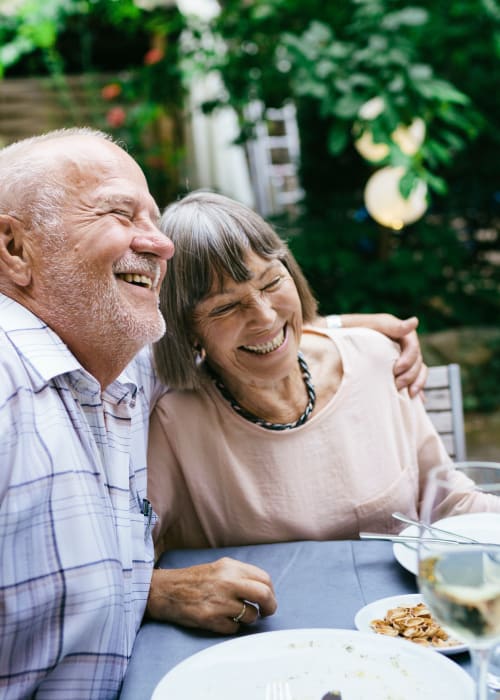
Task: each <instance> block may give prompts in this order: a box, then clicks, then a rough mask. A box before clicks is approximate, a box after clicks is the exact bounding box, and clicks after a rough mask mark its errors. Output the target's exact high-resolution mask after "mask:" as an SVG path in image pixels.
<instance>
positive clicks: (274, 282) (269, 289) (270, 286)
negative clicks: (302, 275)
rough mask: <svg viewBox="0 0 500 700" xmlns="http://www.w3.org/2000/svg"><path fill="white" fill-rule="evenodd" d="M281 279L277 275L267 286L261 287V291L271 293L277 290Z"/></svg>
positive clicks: (280, 276)
mask: <svg viewBox="0 0 500 700" xmlns="http://www.w3.org/2000/svg"><path fill="white" fill-rule="evenodd" d="M283 279H284V278H283V277H282V275H278V276H277V277H275V278H274V279H272V280H271V281H270V282H269V283H268V284H266V285H265V286H264V287H263V289H262V291H265V292H272V291H273V290H274V289H277V288H278V287H279V286H280V284H281V282H282V281H283Z"/></svg>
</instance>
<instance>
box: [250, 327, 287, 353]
mask: <svg viewBox="0 0 500 700" xmlns="http://www.w3.org/2000/svg"><path fill="white" fill-rule="evenodd" d="M285 338H286V325H285V326H283V328H282V329H281V330H280V331H279V332H278V333H277V335H275V336H274V338H272V340H269V341H268V342H267V343H259V345H241V346H240V349H241V350H245V352H253V353H255V354H256V355H267V354H269V353H270V352H273V351H274V350H277V349H278V348H280V347H281V346H282V345H283V343H284V342H285Z"/></svg>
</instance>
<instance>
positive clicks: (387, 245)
mask: <svg viewBox="0 0 500 700" xmlns="http://www.w3.org/2000/svg"><path fill="white" fill-rule="evenodd" d="M177 1H178V4H179V5H183V6H189V4H191V7H192V8H194V10H197V9H198V8H199V7H201V6H202V5H205V4H207V3H211V7H212V8H213V7H214V6H215V5H216V4H217V3H216V2H215V0H193V1H192V2H191V3H189V2H188V0H177ZM219 5H220V11H219V12H218V13H217V12H209V13H206V14H205V15H204V16H205V19H203V17H200V13H199V12H197V11H193V12H189V9H188V11H187V12H186V9H185V7H183V11H184V14H183V13H182V12H180V11H179V9H178V7H177V5H176V4H175V0H135V1H134V0H44V2H43V3H40V2H39V1H38V0H0V75H3V76H4V81H3V83H2V81H0V92H1V91H3V95H2V98H3V97H4V95H6V94H7V92H6V87H7V82H8V81H9V80H10V81H11V82H13V83H14V82H15V81H16V79H20V78H29V79H31V82H29V90H32V91H33V90H34V85H40V84H42V83H43V81H44V80H50V81H51V84H52V86H55V90H56V94H57V100H58V102H59V104H60V105H61V108H62V109H63V112H62V114H63V118H64V123H65V124H66V125H71V124H78V123H90V124H92V125H93V126H97V127H100V128H104V129H106V130H108V131H110V132H111V133H113V134H114V135H115V136H116V137H118V138H120V139H121V140H122V141H123V142H124V143H125V144H126V147H127V148H128V150H129V152H130V153H131V154H132V155H133V156H134V157H136V158H137V160H138V161H139V163H140V164H141V165H142V167H143V168H144V170H145V172H146V175H147V177H148V180H149V182H150V186H151V189H152V191H153V194H154V196H155V197H156V199H157V201H158V203H159V204H160V206H163V205H164V204H165V203H167V202H168V201H170V200H172V199H173V198H175V197H176V196H177V195H178V194H179V193H181V192H183V191H185V189H187V188H188V187H190V186H191V185H190V184H189V183H190V181H189V177H188V175H189V173H188V164H187V160H189V154H188V153H187V151H188V150H189V148H192V144H190V143H189V137H188V136H187V135H186V126H187V124H188V123H189V122H190V120H192V119H193V114H192V111H193V109H194V108H197V107H198V105H196V104H194V103H193V100H192V92H191V91H192V86H193V85H194V84H195V83H196V82H197V81H203V80H204V79H205V78H207V77H209V76H213V75H217V76H218V78H219V81H218V85H219V90H218V93H216V94H212V95H211V96H210V97H209V98H206V97H205V98H204V99H203V105H202V107H203V110H204V112H205V113H206V114H211V115H213V116H214V115H216V114H218V113H220V112H222V111H223V110H224V109H227V107H231V108H232V109H234V110H235V113H236V114H237V117H238V125H239V126H238V130H239V135H238V138H237V139H236V140H237V141H238V142H239V143H240V144H246V145H247V146H248V144H250V143H251V141H252V139H253V138H254V136H255V123H254V122H253V121H252V119H251V118H250V117H249V110H248V105H249V104H252V103H254V102H260V103H262V105H264V107H265V108H268V107H281V106H282V105H283V104H286V103H287V102H293V104H294V105H295V107H296V112H297V123H298V131H299V136H300V159H299V163H298V165H299V176H300V185H301V188H302V190H303V192H304V197H303V200H302V201H301V202H300V205H299V207H295V208H294V209H293V212H292V213H287V214H286V215H285V216H282V217H279V218H275V220H274V223H275V224H276V225H277V226H278V228H279V230H280V232H281V233H282V235H283V236H284V237H286V238H287V239H288V240H289V243H290V245H291V247H292V249H293V250H294V252H295V254H296V256H297V258H298V259H299V261H300V263H301V265H302V267H303V269H304V271H305V273H306V275H307V277H308V279H309V280H310V281H311V283H312V286H313V288H314V290H315V293H316V295H317V297H318V299H319V301H320V308H321V310H322V311H323V312H331V311H337V312H347V311H353V310H355V311H360V312H362V311H380V310H384V311H389V312H393V313H395V314H397V315H399V316H403V317H404V316H407V315H411V314H414V313H415V314H417V315H418V316H419V318H420V322H421V326H420V328H421V332H422V339H423V342H424V349H425V351H426V353H428V355H427V356H428V358H429V360H430V361H433V362H442V361H459V362H461V364H462V366H463V368H464V379H465V387H464V388H465V402H466V406H467V407H468V408H470V409H473V410H495V408H498V406H499V403H500V392H499V390H498V387H499V386H500V359H499V355H500V340H498V336H500V328H499V323H498V320H499V318H500V246H499V228H500V227H499V220H500V190H499V161H500V159H499V157H498V153H499V148H498V147H499V141H500V133H499V130H498V124H499V123H500V98H499V95H500V91H499V90H497V89H496V88H495V84H494V83H495V77H496V76H497V75H498V67H499V66H498V63H499V57H500V8H499V5H498V2H497V0H454V2H453V3H436V2H435V0H418V5H416V4H415V5H413V4H409V3H408V2H405V0H335V2H325V0H307V1H306V0H220V1H219ZM77 79H78V82H77V83H75V81H76V80H77ZM75 84H78V90H76V88H75ZM78 91H79V92H78ZM33 97H34V99H40V98H38V97H37V96H36V95H35V94H34V95H33ZM188 97H189V99H188ZM199 101H202V99H201V98H199ZM2 102H4V104H6V102H5V101H4V100H3V99H2ZM2 109H5V107H1V108H0V117H1V113H2ZM27 111H28V110H27ZM28 117H29V114H26V115H22V114H21V115H17V116H16V120H17V122H20V121H21V120H22V119H23V118H26V119H28ZM415 120H421V121H422V124H423V126H424V134H423V136H424V138H423V140H422V139H420V140H419V141H418V143H417V145H416V147H412V148H410V149H408V148H406V146H405V145H404V144H403V141H402V140H401V139H400V138H399V137H398V135H397V134H399V135H401V128H402V129H403V130H404V129H407V130H408V129H410V128H411V127H412V126H413V125H414V122H415ZM1 124H2V122H1V120H0V138H2V137H4V138H5V135H4V134H2V133H1ZM54 125H60V121H59V122H57V123H56V124H54ZM35 126H37V125H35ZM35 130H36V129H35V127H33V131H35ZM398 130H399V131H398ZM421 136H422V134H421ZM224 138H226V140H228V139H229V138H232V137H230V136H229V135H228V134H227V135H224ZM367 140H368V141H369V142H370V145H371V146H375V147H378V150H379V154H380V153H382V155H381V156H380V155H377V156H376V157H371V158H368V157H367V156H366V153H365V155H363V150H362V148H361V142H362V141H363V143H366V141H367ZM220 143H221V141H220V140H219V142H217V144H216V145H213V146H212V150H213V155H214V157H215V156H216V155H217V154H218V151H219V150H220V148H219V145H220ZM382 167H390V168H402V171H403V173H404V175H403V178H402V179H400V181H399V188H400V191H401V193H402V195H404V196H405V197H407V196H408V195H411V194H412V192H414V191H415V188H416V187H417V185H418V183H422V182H423V183H424V184H425V186H426V188H427V190H428V196H429V207H428V209H427V211H426V213H425V214H424V215H423V216H422V217H421V218H420V219H419V220H418V221H416V222H415V223H412V224H409V225H406V226H403V227H402V228H399V230H396V229H391V228H389V227H387V226H383V225H380V223H378V222H377V221H376V220H375V219H374V218H373V216H372V215H371V214H370V213H369V212H368V210H367V207H366V202H365V200H364V188H365V185H366V183H367V181H368V180H369V179H370V178H371V177H372V176H373V174H374V173H376V172H379V169H380V168H382ZM219 168H220V169H222V170H224V169H227V164H224V163H222V164H221V165H220V166H219ZM196 184H197V185H198V186H212V187H214V186H217V185H216V184H215V185H214V182H212V181H210V180H209V179H207V180H206V181H203V180H202V181H201V182H197V183H196ZM471 329H472V338H473V344H474V343H475V344H476V345H480V346H481V348H482V353H480V356H479V355H477V354H476V355H474V358H475V359H473V360H470V361H469V359H468V358H469V355H467V353H464V352H461V350H460V349H461V348H464V347H466V346H467V347H468V345H467V343H468V342H469V341H468V340H467V338H468V337H469V336H467V337H466V335H465V334H467V333H470V331H471ZM436 334H440V338H446V339H447V342H448V348H447V349H445V348H444V347H443V344H442V342H441V340H439V341H438V340H436V337H437V336H436ZM427 339H429V340H428V342H427Z"/></svg>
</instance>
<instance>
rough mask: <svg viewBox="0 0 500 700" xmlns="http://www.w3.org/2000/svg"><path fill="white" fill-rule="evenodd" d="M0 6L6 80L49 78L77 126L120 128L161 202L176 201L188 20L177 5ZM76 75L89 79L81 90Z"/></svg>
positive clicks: (48, 1)
mask: <svg viewBox="0 0 500 700" xmlns="http://www.w3.org/2000/svg"><path fill="white" fill-rule="evenodd" d="M152 5H154V3H152ZM0 9H1V19H0V76H1V75H4V76H7V77H18V76H37V77H43V76H47V77H48V78H49V79H50V81H51V83H52V85H53V86H54V87H55V90H56V96H57V100H58V101H59V103H60V105H61V107H62V108H63V109H64V114H65V115H66V117H65V118H66V120H67V124H82V123H88V124H90V125H92V126H94V127H96V128H102V129H105V130H107V131H110V132H111V133H113V135H114V136H115V137H116V138H118V139H120V140H121V141H122V142H123V143H125V144H126V146H127V149H128V150H129V152H130V153H131V154H132V155H133V156H134V157H135V158H136V159H137V160H138V162H139V163H140V165H141V166H142V167H143V168H144V170H145V172H146V174H147V177H148V180H149V183H150V186H151V189H152V191H153V192H154V194H155V196H156V198H157V199H158V201H159V202H166V201H169V200H170V199H172V198H173V197H175V195H176V194H177V193H178V190H179V181H180V180H181V175H180V168H181V164H182V159H183V154H184V140H183V133H182V115H183V96H184V91H183V87H182V83H181V77H180V70H179V59H178V47H179V42H178V37H179V34H180V32H181V31H182V29H183V27H184V17H183V15H182V14H181V13H180V12H179V11H178V10H177V8H176V7H175V6H164V3H159V4H158V7H152V9H151V10H147V11H146V10H144V9H143V8H141V7H140V6H139V3H134V2H133V1H132V0H119V2H118V1H117V0H44V2H43V3H42V2H39V1H38V0H1V4H0ZM75 75H77V76H82V81H81V83H79V87H80V88H81V90H82V91H83V94H79V95H78V96H77V95H76V94H75V90H74V88H73V82H72V80H71V78H72V76H75ZM108 80H109V82H108Z"/></svg>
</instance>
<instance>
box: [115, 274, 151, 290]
mask: <svg viewBox="0 0 500 700" xmlns="http://www.w3.org/2000/svg"><path fill="white" fill-rule="evenodd" d="M116 277H118V279H121V280H123V281H124V282H128V283H129V284H135V285H137V286H139V287H145V288H146V289H152V288H153V286H154V280H152V279H151V277H148V276H147V275H139V274H137V273H134V272H117V273H116Z"/></svg>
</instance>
